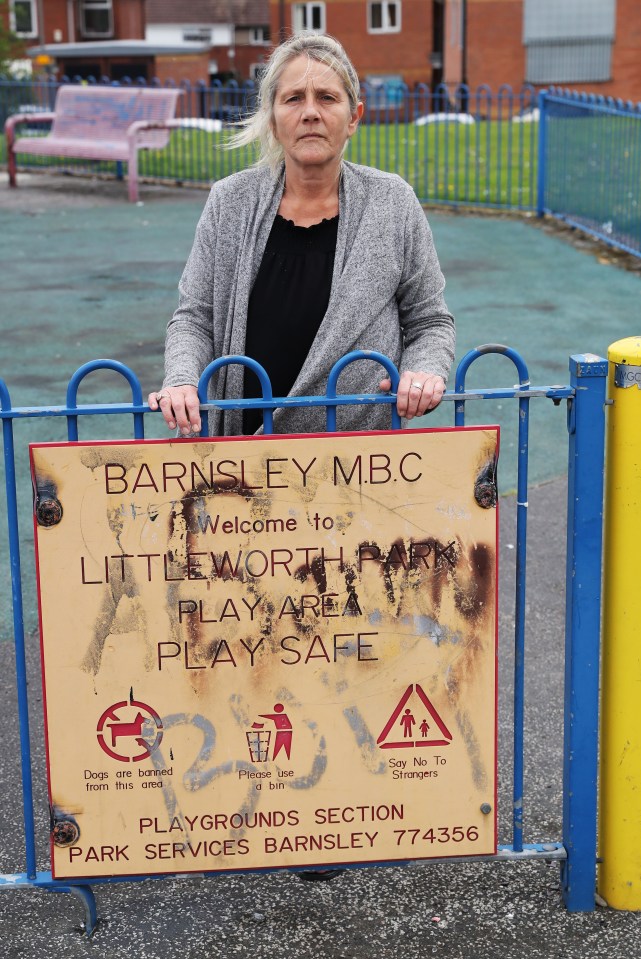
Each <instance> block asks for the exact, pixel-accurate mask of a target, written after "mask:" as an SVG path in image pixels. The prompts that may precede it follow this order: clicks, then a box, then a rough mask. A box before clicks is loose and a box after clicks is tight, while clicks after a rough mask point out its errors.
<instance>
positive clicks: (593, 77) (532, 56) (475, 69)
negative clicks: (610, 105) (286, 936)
mask: <svg viewBox="0 0 641 959" xmlns="http://www.w3.org/2000/svg"><path fill="white" fill-rule="evenodd" d="M443 52H444V56H443V60H444V79H445V80H446V82H449V83H458V82H460V81H461V80H462V79H466V80H467V82H468V83H469V84H470V86H471V87H472V88H476V87H477V86H478V85H480V84H482V83H487V84H489V86H490V87H491V88H492V89H495V90H496V89H497V88H498V87H499V86H500V85H501V84H502V83H508V84H510V85H511V86H512V87H513V88H515V89H519V88H520V87H521V85H522V84H523V83H533V84H534V85H535V86H537V87H547V86H562V87H571V88H572V89H575V90H587V91H590V92H595V93H598V94H602V95H603V96H613V97H621V98H622V99H624V100H635V101H637V100H641V4H639V3H638V0H445V11H444V51H443Z"/></svg>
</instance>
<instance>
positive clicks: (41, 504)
mask: <svg viewBox="0 0 641 959" xmlns="http://www.w3.org/2000/svg"><path fill="white" fill-rule="evenodd" d="M36 519H37V520H38V525H39V526H57V525H58V523H59V522H60V520H61V519H62V506H61V505H60V503H59V502H58V500H57V499H54V498H53V497H48V498H47V499H39V500H38V502H37V503H36Z"/></svg>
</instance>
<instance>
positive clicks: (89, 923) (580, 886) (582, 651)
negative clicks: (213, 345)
mask: <svg viewBox="0 0 641 959" xmlns="http://www.w3.org/2000/svg"><path fill="white" fill-rule="evenodd" d="M492 353H494V354H501V355H503V356H504V357H506V358H507V359H508V360H509V361H511V363H512V364H513V366H514V367H515V369H516V373H517V376H518V384H517V386H515V387H509V388H500V387H498V388H491V389H480V390H478V389H476V390H469V389H467V387H466V377H467V374H468V371H469V369H470V367H471V366H472V364H474V363H476V361H478V360H479V359H482V358H483V357H484V356H487V355H488V354H492ZM363 358H366V359H371V360H373V361H375V362H380V363H382V364H383V365H384V366H385V367H386V369H387V370H388V372H389V373H390V376H391V379H392V390H395V389H396V386H397V384H398V373H397V371H396V369H395V368H394V367H393V366H392V364H391V363H390V361H389V360H387V358H385V357H382V356H380V354H375V353H368V354H363V353H352V354H349V355H348V356H346V357H344V358H343V360H341V361H339V363H337V364H336V366H335V367H334V369H333V371H332V373H331V375H330V377H329V380H328V388H327V394H326V395H325V396H318V397H296V398H287V399H280V398H276V399H274V398H272V396H271V387H270V383H269V380H268V378H267V375H266V374H264V371H262V370H259V371H258V372H259V373H260V374H261V382H262V387H263V398H262V400H237V401H231V400H229V401H222V402H220V403H219V404H217V405H219V406H221V407H224V408H235V409H239V408H240V409H243V408H246V407H254V408H255V407H259V408H260V407H262V408H263V409H264V424H265V429H266V431H267V432H268V431H269V428H270V422H271V420H270V415H271V411H272V410H273V409H275V408H277V407H281V406H309V405H320V406H324V407H325V408H326V410H327V430H328V431H329V432H331V431H333V430H334V428H335V411H336V408H337V406H339V405H343V404H357V405H362V404H368V403H387V404H390V405H391V406H392V410H393V404H394V402H395V396H394V394H393V393H392V394H391V395H382V394H379V395H375V396H352V395H347V396H346V395H340V394H337V391H336V387H337V380H338V376H339V374H340V371H341V370H342V369H343V368H344V366H345V365H346V364H347V363H349V362H351V361H352V360H356V359H363ZM235 362H246V358H243V357H225V358H223V359H221V360H217V361H215V362H214V363H212V364H210V366H209V367H208V368H207V370H205V372H204V373H203V376H202V378H201V381H200V385H199V395H200V399H201V404H202V407H203V408H207V407H208V406H210V405H212V404H208V401H207V383H208V381H209V379H210V377H211V376H212V375H213V374H214V373H215V371H216V370H217V369H218V368H219V367H220V366H221V365H222V364H229V363H235ZM250 363H253V361H250ZM101 369H109V370H115V371H117V372H119V373H120V374H122V375H123V376H124V377H125V379H126V380H127V382H128V384H129V387H130V389H131V393H132V400H131V402H128V403H120V404H109V405H106V404H95V405H85V406H80V405H78V402H77V394H78V388H79V386H80V384H81V382H82V381H83V380H84V379H85V377H86V376H87V375H88V374H90V373H93V372H94V371H96V370H101ZM570 374H571V376H570V383H569V384H568V385H566V386H542V387H534V386H531V385H530V382H529V375H528V370H527V367H526V365H525V363H524V361H523V359H522V358H521V357H520V356H519V354H517V353H515V352H514V351H513V350H511V349H509V348H507V347H504V346H497V345H489V346H483V347H479V348H478V349H476V350H473V351H471V352H470V353H468V354H467V355H466V356H465V357H464V358H463V360H462V361H461V363H460V364H459V367H458V370H457V373H456V380H455V387H454V390H453V391H450V392H448V393H447V394H446V396H445V401H446V402H447V401H453V402H454V420H455V425H456V426H463V425H465V414H466V405H467V404H468V403H469V402H471V401H477V400H505V399H509V400H514V401H515V404H514V405H515V414H516V416H517V417H518V492H517V538H516V553H517V556H516V582H515V592H514V596H515V599H514V621H515V629H514V664H515V665H514V669H515V673H514V703H513V724H514V757H513V759H514V762H513V788H512V793H513V795H512V805H511V809H512V810H513V812H512V830H511V833H512V835H511V841H509V842H507V843H504V844H503V845H501V846H500V847H499V851H498V854H497V855H496V856H493V857H488V858H489V859H492V860H496V861H514V860H527V861H531V860H535V859H543V860H558V861H560V862H561V869H562V893H563V897H564V900H565V903H566V905H567V907H568V909H570V910H572V911H588V910H592V909H593V908H594V886H595V869H596V803H597V782H596V777H597V750H598V679H599V633H600V582H601V519H602V500H603V454H604V400H605V383H606V378H607V363H606V362H605V361H604V360H601V359H599V358H598V357H595V356H592V355H589V356H574V357H571V358H570ZM512 375H513V374H510V381H512ZM533 400H538V401H540V402H544V401H545V400H547V401H550V400H551V401H552V402H553V403H555V404H556V405H558V404H560V403H561V402H562V401H566V403H567V413H568V416H567V426H568V436H569V444H568V478H569V492H568V506H569V509H568V527H567V580H566V637H565V650H566V657H565V662H566V667H565V703H564V722H565V727H564V747H563V753H564V767H563V778H564V782H563V797H564V799H563V835H562V838H561V841H558V840H554V839H549V838H547V837H546V838H543V839H542V840H539V841H530V842H527V843H526V842H525V841H524V837H525V832H526V828H527V824H526V822H524V814H523V810H524V791H525V783H524V682H525V627H526V601H525V600H526V582H527V576H526V546H527V514H528V493H527V489H528V478H527V472H528V448H529V412H530V403H531V402H532V401H533ZM0 407H1V414H0V416H1V418H2V425H3V440H4V458H5V471H6V496H7V516H8V525H9V553H10V557H9V558H10V568H11V581H12V595H13V623H14V637H15V651H16V679H17V690H18V711H19V721H20V744H21V761H22V790H23V809H24V830H25V866H24V870H23V871H22V872H20V873H17V874H11V875H6V874H5V875H0V891H1V890H9V889H15V888H22V887H37V888H41V889H46V890H51V891H56V892H69V893H72V894H74V895H76V896H78V897H79V898H80V899H81V900H82V902H83V904H84V907H85V916H86V929H87V931H88V932H89V933H90V932H91V931H92V930H93V928H94V926H95V923H96V904H95V899H94V893H93V890H92V884H93V883H94V882H96V881H97V882H112V881H119V880H117V879H101V880H92V881H91V884H90V883H88V881H87V880H82V881H77V882H74V881H71V882H70V881H64V882H61V881H56V880H54V879H52V876H51V872H50V871H48V870H47V871H38V870H37V859H38V856H37V849H36V839H35V835H36V831H35V815H36V811H35V809H34V799H33V795H34V788H33V786H34V783H33V774H32V754H31V738H30V732H29V706H30V698H31V697H33V696H34V695H37V694H36V693H34V689H33V687H32V688H31V689H29V688H28V683H27V671H26V657H25V635H24V634H25V628H24V615H23V596H24V594H25V591H27V590H29V591H31V594H33V584H32V583H28V582H24V581H23V574H22V573H21V555H20V546H21V536H20V531H19V524H18V500H17V480H16V475H17V474H16V468H17V465H18V467H20V464H21V463H24V462H25V460H26V457H27V450H26V444H25V443H24V442H23V443H22V444H21V445H20V446H19V447H18V449H17V453H16V446H15V441H14V425H16V424H19V423H20V422H21V421H24V420H30V421H33V420H34V419H35V420H46V419H47V418H51V417H62V418H65V419H66V422H67V432H68V439H69V441H71V442H74V441H76V440H77V438H78V418H79V417H89V418H90V421H91V417H95V416H96V415H108V416H113V415H122V414H127V415H129V416H132V417H133V433H134V436H135V437H136V438H137V439H141V440H142V439H143V438H144V435H145V417H146V416H148V415H150V411H149V408H148V406H147V405H146V404H145V403H144V402H143V400H142V390H141V386H140V383H139V381H138V378H137V377H136V375H135V374H134V373H133V372H132V371H131V370H130V369H129V368H128V367H125V366H123V365H122V364H120V363H116V362H113V361H106V360H99V361H95V362H93V363H89V364H86V365H85V366H83V367H81V368H80V369H79V370H78V371H77V372H76V373H75V374H74V376H73V377H72V378H71V380H70V382H69V387H68V390H67V397H66V403H65V405H63V406H59V407H46V408H45V407H28V408H15V407H13V406H12V404H11V399H10V394H9V390H8V388H7V386H6V385H5V383H4V382H3V381H2V380H0ZM31 425H32V427H33V425H34V424H33V422H32V424H31ZM391 425H392V426H393V428H398V426H399V422H398V418H397V417H395V416H394V414H393V412H392V418H391ZM29 433H30V436H29V439H30V440H31V441H37V440H38V439H48V438H49V437H48V436H47V435H46V432H45V435H44V436H42V437H38V436H37V435H35V430H34V429H33V428H32V429H30V430H29ZM494 493H495V491H494ZM505 768H507V767H506V764H505V757H501V756H499V770H500V771H503V772H504V770H505ZM54 826H55V823H53V822H52V828H53V827H54ZM136 878H145V877H128V881H131V880H132V879H136ZM156 878H157V877H156Z"/></svg>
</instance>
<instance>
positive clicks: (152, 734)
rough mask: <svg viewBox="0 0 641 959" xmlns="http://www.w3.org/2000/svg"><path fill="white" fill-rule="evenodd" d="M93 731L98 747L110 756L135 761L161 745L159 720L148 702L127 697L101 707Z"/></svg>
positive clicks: (123, 760)
mask: <svg viewBox="0 0 641 959" xmlns="http://www.w3.org/2000/svg"><path fill="white" fill-rule="evenodd" d="M96 735H97V738H98V743H99V744H100V748H101V749H103V750H104V751H105V752H106V753H107V755H108V756H111V758H112V759H117V760H118V761H119V762H121V763H137V762H140V760H141V759H146V758H147V757H148V756H150V755H151V753H152V752H153V751H154V750H155V749H157V748H158V746H160V743H161V741H162V720H161V719H160V716H159V715H158V713H157V712H156V711H155V710H154V709H152V708H151V706H147V704H146V703H141V702H138V700H137V699H131V698H130V699H129V700H123V701H122V702H120V703H114V705H113V706H110V707H109V709H106V710H105V711H104V713H103V714H102V716H101V717H100V719H99V720H98V726H97V728H96Z"/></svg>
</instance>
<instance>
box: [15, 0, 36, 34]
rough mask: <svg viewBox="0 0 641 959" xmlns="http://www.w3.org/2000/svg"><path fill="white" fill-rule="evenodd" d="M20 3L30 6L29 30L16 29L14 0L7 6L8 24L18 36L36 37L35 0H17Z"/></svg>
mask: <svg viewBox="0 0 641 959" xmlns="http://www.w3.org/2000/svg"><path fill="white" fill-rule="evenodd" d="M19 2H20V3H28V4H29V6H30V7H31V30H18V29H17V25H16V10H15V6H16V0H11V5H10V7H9V26H10V27H11V29H12V30H13V32H14V33H15V34H16V35H17V36H18V37H37V36H38V4H37V3H36V0H19Z"/></svg>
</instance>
